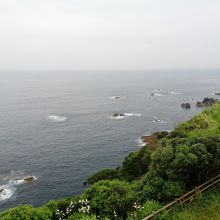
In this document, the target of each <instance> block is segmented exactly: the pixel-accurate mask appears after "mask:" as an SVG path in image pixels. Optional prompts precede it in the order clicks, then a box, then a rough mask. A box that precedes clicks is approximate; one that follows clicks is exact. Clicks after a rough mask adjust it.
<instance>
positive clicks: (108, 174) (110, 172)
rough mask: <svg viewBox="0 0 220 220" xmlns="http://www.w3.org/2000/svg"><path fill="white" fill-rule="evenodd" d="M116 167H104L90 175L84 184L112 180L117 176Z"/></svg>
mask: <svg viewBox="0 0 220 220" xmlns="http://www.w3.org/2000/svg"><path fill="white" fill-rule="evenodd" d="M117 173H118V171H117V169H104V170H101V171H100V172H98V173H95V174H94V175H92V176H90V177H89V178H88V179H87V180H86V181H85V182H84V184H85V185H86V184H89V185H91V184H94V183H97V182H98V181H101V180H112V179H115V178H116V177H117Z"/></svg>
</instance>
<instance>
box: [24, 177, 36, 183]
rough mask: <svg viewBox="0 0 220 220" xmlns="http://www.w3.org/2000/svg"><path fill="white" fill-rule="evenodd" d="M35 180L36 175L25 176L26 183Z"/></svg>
mask: <svg viewBox="0 0 220 220" xmlns="http://www.w3.org/2000/svg"><path fill="white" fill-rule="evenodd" d="M35 180H36V178H35V177H34V176H28V177H25V178H24V182H25V183H32V182H33V181H35Z"/></svg>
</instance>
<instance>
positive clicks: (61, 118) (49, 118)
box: [47, 115, 67, 122]
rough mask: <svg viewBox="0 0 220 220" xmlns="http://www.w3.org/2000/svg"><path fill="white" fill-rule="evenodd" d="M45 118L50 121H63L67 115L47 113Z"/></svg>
mask: <svg viewBox="0 0 220 220" xmlns="http://www.w3.org/2000/svg"><path fill="white" fill-rule="evenodd" d="M47 119H48V120H50V121H52V122H64V121H66V120H67V117H65V116H58V115H49V116H47Z"/></svg>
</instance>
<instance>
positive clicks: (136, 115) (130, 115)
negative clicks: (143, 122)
mask: <svg viewBox="0 0 220 220" xmlns="http://www.w3.org/2000/svg"><path fill="white" fill-rule="evenodd" d="M124 115H125V116H128V117H132V116H134V117H140V116H141V114H139V113H124Z"/></svg>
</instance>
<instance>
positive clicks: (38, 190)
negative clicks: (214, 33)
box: [0, 70, 220, 210]
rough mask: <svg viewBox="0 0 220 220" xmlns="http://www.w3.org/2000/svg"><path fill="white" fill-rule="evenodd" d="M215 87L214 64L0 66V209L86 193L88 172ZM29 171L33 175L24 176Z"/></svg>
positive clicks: (218, 77) (218, 86)
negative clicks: (81, 68) (65, 68)
mask: <svg viewBox="0 0 220 220" xmlns="http://www.w3.org/2000/svg"><path fill="white" fill-rule="evenodd" d="M215 92H220V71H219V70H203V71H199V70H196V71H195V70H194V71H192V70H175V71H174V70H172V71H168V70H167V71H114V72H110V71H109V72H108V71H103V72H102V71H99V72H95V71H87V72H76V71H75V72H62V71H60V72H59V71H57V72H34V71H33V72H31V71H30V72H14V73H8V72H2V73H0V100H1V104H0V123H1V130H0V189H1V188H4V189H5V191H4V195H2V196H1V197H0V210H4V209H7V208H9V207H13V206H16V205H18V204H25V203H28V204H29V203H31V204H33V205H34V206H40V205H42V204H43V203H45V202H47V201H48V200H50V199H59V198H63V197H68V196H73V195H76V194H79V193H81V192H83V190H84V189H85V187H84V186H83V182H84V180H85V179H86V178H87V177H88V176H90V175H91V174H93V173H95V172H97V171H99V170H101V169H104V168H113V167H116V166H118V165H120V163H121V161H122V160H123V158H124V157H125V156H126V155H128V154H129V152H131V151H135V150H137V149H138V148H139V147H140V146H139V143H138V140H139V138H140V136H142V135H146V134H149V133H151V132H154V131H158V130H172V129H173V128H174V127H175V126H177V125H178V124H179V123H180V122H182V121H184V120H187V119H189V118H190V117H192V116H193V115H195V114H196V113H198V112H199V111H201V109H198V108H196V107H195V103H196V101H198V100H202V99H203V98H204V97H206V96H208V97H216V98H218V97H217V96H214V95H213V93H215ZM151 93H154V94H155V95H154V96H152V95H150V94H151ZM115 96H120V97H121V98H115ZM182 102H191V103H192V108H191V109H190V110H184V109H182V108H181V107H180V105H181V103H182ZM114 113H126V114H125V116H122V117H117V118H114V117H112V115H113V114H114ZM29 175H34V176H36V178H37V180H36V181H35V182H33V183H32V184H24V183H22V181H21V179H22V178H24V177H26V176H29ZM17 180H20V182H19V181H17Z"/></svg>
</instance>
